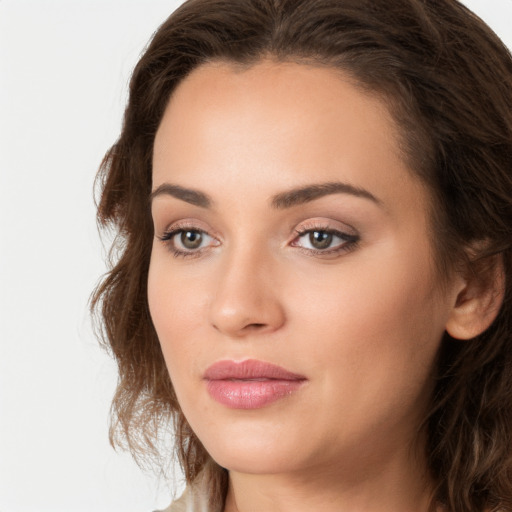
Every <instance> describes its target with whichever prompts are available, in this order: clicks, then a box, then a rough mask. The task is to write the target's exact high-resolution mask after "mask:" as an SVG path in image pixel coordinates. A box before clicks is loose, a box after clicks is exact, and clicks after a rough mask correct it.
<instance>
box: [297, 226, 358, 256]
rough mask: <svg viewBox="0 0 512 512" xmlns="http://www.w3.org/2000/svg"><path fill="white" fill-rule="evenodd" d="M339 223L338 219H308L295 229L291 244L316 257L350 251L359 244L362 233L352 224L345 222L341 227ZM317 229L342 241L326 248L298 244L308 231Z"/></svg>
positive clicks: (338, 254) (337, 254)
mask: <svg viewBox="0 0 512 512" xmlns="http://www.w3.org/2000/svg"><path fill="white" fill-rule="evenodd" d="M333 224H334V225H333ZM339 224H340V223H339V222H337V221H334V222H333V221H332V220H331V219H325V218H318V219H308V220H307V221H305V222H303V223H302V224H299V226H297V227H296V228H295V229H294V237H293V239H292V240H291V241H290V242H289V245H290V246H292V247H294V248H296V249H298V250H300V251H302V252H304V253H306V254H307V255H309V256H316V257H336V256H340V255H342V254H343V253H347V252H350V251H352V250H354V249H355V248H356V247H357V246H358V244H359V241H360V235H359V233H358V232H357V231H356V230H355V229H354V228H353V227H352V226H349V225H346V224H343V226H342V227H340V226H339ZM315 231H321V232H325V233H329V234H332V235H334V236H335V237H337V238H340V240H342V242H340V243H338V244H337V245H335V246H334V247H328V248H325V249H314V248H309V247H303V246H301V245H299V244H298V241H299V240H300V239H301V238H303V237H305V236H306V235H307V234H308V233H312V232H315Z"/></svg>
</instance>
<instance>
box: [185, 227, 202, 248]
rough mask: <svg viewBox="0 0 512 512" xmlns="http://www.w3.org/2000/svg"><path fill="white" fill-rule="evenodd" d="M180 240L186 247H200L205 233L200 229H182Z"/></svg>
mask: <svg viewBox="0 0 512 512" xmlns="http://www.w3.org/2000/svg"><path fill="white" fill-rule="evenodd" d="M180 242H181V245H182V246H183V247H184V248H185V249H190V250H193V249H198V248H199V247H200V246H201V243H202V242H203V234H202V233H201V232H200V231H182V232H181V234H180Z"/></svg>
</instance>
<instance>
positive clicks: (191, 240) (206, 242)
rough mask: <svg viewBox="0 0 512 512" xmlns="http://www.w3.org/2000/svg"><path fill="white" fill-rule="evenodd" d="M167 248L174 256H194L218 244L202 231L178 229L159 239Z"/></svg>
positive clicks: (171, 230)
mask: <svg viewBox="0 0 512 512" xmlns="http://www.w3.org/2000/svg"><path fill="white" fill-rule="evenodd" d="M159 238H160V240H161V241H162V242H164V243H165V244H167V245H168V246H169V249H170V250H171V251H172V252H173V254H174V256H176V257H179V256H183V257H186V256H196V255H199V254H200V253H201V252H202V251H204V250H206V249H208V247H212V246H215V245H217V244H218V242H217V240H216V239H215V238H213V237H212V236H210V235H209V234H208V233H206V232H205V231H203V230H202V229H197V228H180V227H176V228H174V229H170V230H169V231H167V232H166V233H164V234H163V235H162V236H161V237H159Z"/></svg>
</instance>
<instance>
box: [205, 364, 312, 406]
mask: <svg viewBox="0 0 512 512" xmlns="http://www.w3.org/2000/svg"><path fill="white" fill-rule="evenodd" d="M204 379H205V380H206V382H207V389H208V392H209V393H210V396H211V397H212V398H213V399H214V400H216V401H217V402H219V403H221V404H223V405H225V406H227V407H229V408H231V409H259V408H261V407H264V406H265V405H268V404H270V403H272V402H275V401H276V400H279V399H280V398H284V397H286V396H288V395H290V394H292V393H293V392H294V391H296V390H297V389H298V388H300V387H301V386H302V384H304V382H305V381H306V378H305V377H304V376H302V375H297V374H296V373H292V372H289V371H288V370H285V369H284V368H281V367H280V366H276V365H274V364H270V363H265V362H263V361H256V360H254V359H249V360H246V361H242V362H236V361H219V362H217V363H214V364H213V365H212V366H210V367H209V368H208V369H207V370H206V372H205V374H204Z"/></svg>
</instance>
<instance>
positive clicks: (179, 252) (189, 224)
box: [156, 219, 221, 258]
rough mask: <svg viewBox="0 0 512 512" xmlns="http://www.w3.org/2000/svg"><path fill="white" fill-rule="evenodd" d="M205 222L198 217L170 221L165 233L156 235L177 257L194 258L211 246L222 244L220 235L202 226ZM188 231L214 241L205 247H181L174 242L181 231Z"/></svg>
mask: <svg viewBox="0 0 512 512" xmlns="http://www.w3.org/2000/svg"><path fill="white" fill-rule="evenodd" d="M202 225H204V223H203V222H200V221H197V220H196V219H190V220H180V221H176V222H172V223H170V224H169V225H168V226H167V227H166V228H165V229H164V230H163V233H161V234H158V235H156V237H157V238H158V239H159V240H160V241H161V242H162V243H163V244H164V245H165V246H166V247H167V249H168V250H169V251H170V252H172V253H173V255H174V256H175V257H183V258H193V257H198V256H201V255H202V254H203V253H204V252H205V251H208V250H209V249H210V248H211V247H217V246H218V245H220V243H221V242H220V240H219V237H218V236H217V235H215V234H212V233H211V231H212V230H211V229H209V228H204V227H202ZM186 231H195V232H197V233H201V234H202V235H206V236H207V237H209V238H211V240H212V242H213V243H210V244H208V245H207V246H205V247H199V248H198V249H189V250H187V249H181V248H178V247H176V245H175V243H174V237H175V236H177V235H178V234H179V233H182V232H186Z"/></svg>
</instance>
